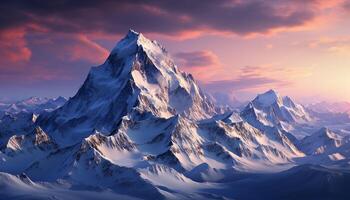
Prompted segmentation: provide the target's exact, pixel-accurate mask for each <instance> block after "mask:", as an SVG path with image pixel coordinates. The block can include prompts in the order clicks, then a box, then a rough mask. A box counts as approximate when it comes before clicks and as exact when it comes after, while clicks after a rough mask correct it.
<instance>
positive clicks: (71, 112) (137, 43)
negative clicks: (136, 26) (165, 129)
mask: <svg viewBox="0 0 350 200" xmlns="http://www.w3.org/2000/svg"><path fill="white" fill-rule="evenodd" d="M134 111H137V113H141V114H142V113H147V112H150V113H152V114H153V115H154V116H157V117H163V118H169V117H171V116H174V115H176V114H181V115H184V116H187V117H188V118H190V119H193V120H198V119H203V118H206V117H209V116H211V115H213V114H215V113H216V110H215V107H214V105H213V104H212V103H211V101H210V100H209V99H208V98H207V97H206V96H205V95H204V93H203V92H202V91H201V90H200V88H199V87H198V86H197V84H196V83H195V81H194V80H193V78H192V76H191V75H189V74H186V73H184V72H181V71H179V70H178V69H177V67H176V65H175V64H174V62H173V61H172V60H171V59H170V57H169V56H168V54H167V52H166V50H165V49H164V48H163V47H162V46H161V45H159V44H158V43H157V42H156V41H151V40H148V39H147V38H145V37H144V36H143V35H142V34H139V33H136V32H134V31H129V33H128V34H127V35H126V37H125V38H124V39H122V40H121V41H120V42H119V43H118V44H117V45H116V47H115V48H114V49H113V50H112V52H111V54H110V55H109V57H108V58H107V60H106V61H105V63H104V64H102V65H101V66H98V67H94V68H92V69H91V71H90V73H89V75H88V77H87V78H86V80H85V82H84V84H83V85H82V87H81V88H80V89H79V91H78V92H77V94H76V95H75V96H74V97H73V98H71V99H70V100H69V101H68V102H67V103H66V104H65V105H64V106H63V107H61V108H60V109H57V110H56V111H54V112H52V113H49V114H46V115H42V116H40V117H39V119H38V124H39V125H40V126H42V127H43V128H44V129H45V130H46V131H47V132H50V133H51V132H57V133H61V134H63V135H64V136H65V137H71V138H70V139H71V140H72V141H78V140H79V139H82V138H83V137H86V136H87V135H88V134H89V133H91V132H92V130H94V129H96V130H99V131H100V132H102V133H104V132H111V131H113V130H114V129H115V128H116V127H117V125H118V123H119V122H120V120H121V118H122V117H123V116H125V115H127V114H129V113H132V112H134ZM68 135H69V136H68ZM72 135H73V136H72Z"/></svg>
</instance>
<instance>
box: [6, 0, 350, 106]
mask: <svg viewBox="0 0 350 200" xmlns="http://www.w3.org/2000/svg"><path fill="white" fill-rule="evenodd" d="M145 2H147V3H145ZM0 11H1V13H2V14H1V15H0V98H4V99H18V98H25V97H29V96H46V97H55V96H59V95H63V96H66V97H69V96H72V95H74V94H75V92H76V91H77V89H78V88H79V87H80V85H81V84H82V83H83V81H84V79H85V77H86V75H87V73H88V71H89V69H90V67H91V66H96V65H99V64H101V63H102V62H103V61H104V60H105V59H106V57H107V56H108V53H109V51H110V50H111V49H112V48H113V46H114V45H115V44H116V42H117V41H118V40H119V39H121V37H123V36H124V35H125V34H126V33H127V31H128V30H129V29H130V28H132V29H134V30H135V31H138V32H142V33H143V34H144V35H145V36H146V37H148V38H150V39H154V40H157V41H159V42H160V43H161V44H163V46H165V47H166V49H167V50H168V51H169V53H170V54H171V55H172V57H173V58H174V60H175V62H176V63H177V65H178V66H179V67H180V68H181V69H182V70H184V71H187V72H190V73H192V74H193V75H194V77H195V78H196V79H197V80H198V82H199V83H200V84H201V85H202V86H203V87H204V88H205V89H206V90H207V91H210V92H212V93H224V94H227V95H229V96H231V97H235V98H238V99H240V100H248V99H250V98H253V97H254V96H255V95H256V94H257V93H261V92H264V91H265V90H268V89H270V88H274V89H276V90H277V91H279V92H280V93H281V94H283V95H289V96H291V97H294V98H296V99H297V100H299V101H302V102H307V103H309V102H317V101H321V100H328V101H350V2H349V1H345V0H339V1H337V0H335V1H332V0H309V1H306V0H294V1H292V0H290V1H288V0H266V1H260V0H223V1H209V0H208V1H204V0H193V1H179V0H169V1H163V0H155V1H152V0H151V1H137V0H135V1H123V0H119V1H92V0H87V1H69V0H64V1H39V0H23V1H20V0H18V1H15V0H12V1H10V0H9V1H2V2H1V5H0Z"/></svg>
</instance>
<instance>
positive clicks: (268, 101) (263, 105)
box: [241, 90, 314, 136]
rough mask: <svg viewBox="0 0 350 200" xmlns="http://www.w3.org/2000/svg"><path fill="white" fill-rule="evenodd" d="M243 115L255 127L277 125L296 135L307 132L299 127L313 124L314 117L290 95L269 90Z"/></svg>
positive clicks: (245, 109)
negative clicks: (282, 94) (283, 95)
mask: <svg viewBox="0 0 350 200" xmlns="http://www.w3.org/2000/svg"><path fill="white" fill-rule="evenodd" d="M241 117H242V118H243V119H244V120H246V121H247V122H248V123H250V124H251V125H253V126H254V127H256V128H258V129H260V130H264V129H265V127H277V128H280V129H281V130H284V131H287V132H292V133H293V134H294V135H295V136H300V135H303V134H305V133H303V132H301V131H300V130H299V129H298V127H299V126H300V125H304V124H311V123H312V122H313V121H314V119H313V118H312V116H311V115H310V114H309V113H308V112H307V111H306V110H305V108H304V107H303V106H302V105H300V104H297V103H295V102H294V101H293V100H292V99H291V98H290V97H288V96H285V97H282V96H280V95H279V94H278V93H277V92H276V91H274V90H269V91H267V92H265V93H263V94H259V95H258V96H257V97H256V98H255V99H254V100H253V101H251V102H249V103H248V105H247V106H246V107H245V108H244V109H243V110H242V112H241Z"/></svg>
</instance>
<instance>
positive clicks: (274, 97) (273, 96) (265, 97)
mask: <svg viewBox="0 0 350 200" xmlns="http://www.w3.org/2000/svg"><path fill="white" fill-rule="evenodd" d="M280 99H281V97H280V96H279V94H278V93H277V92H276V91H275V90H273V89H271V90H269V91H267V92H265V93H262V94H259V95H258V96H257V97H256V98H255V99H254V100H253V102H254V103H259V104H260V105H262V106H263V107H266V106H270V105H272V104H273V103H275V102H278V101H279V100H280Z"/></svg>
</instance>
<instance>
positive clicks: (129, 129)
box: [0, 30, 350, 199]
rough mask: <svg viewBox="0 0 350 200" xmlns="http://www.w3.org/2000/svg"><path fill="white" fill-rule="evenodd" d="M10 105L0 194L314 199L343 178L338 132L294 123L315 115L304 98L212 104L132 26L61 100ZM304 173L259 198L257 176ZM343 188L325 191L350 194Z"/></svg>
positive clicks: (0, 155) (274, 96)
mask: <svg viewBox="0 0 350 200" xmlns="http://www.w3.org/2000/svg"><path fill="white" fill-rule="evenodd" d="M57 102H59V103H57ZM49 103H50V105H55V106H57V107H53V106H46V105H47V104H49ZM55 103H57V104H55ZM13 105H15V106H12V105H11V106H10V107H11V108H12V107H13V108H16V109H13V110H7V109H9V108H10V107H7V108H6V109H5V112H7V113H8V112H10V111H11V112H12V113H13V115H9V114H5V116H4V117H3V119H2V120H1V123H0V134H1V137H0V141H1V146H0V150H1V151H0V171H1V173H0V177H1V178H0V188H4V189H2V190H1V191H0V194H1V195H3V196H5V197H8V198H13V199H15V198H20V197H25V198H28V199H30V198H33V199H40V198H43V199H46V198H52V199H81V198H85V199H113V198H114V199H237V198H238V199H259V196H254V195H253V194H249V193H251V192H247V191H248V190H250V191H253V190H256V192H257V193H256V194H255V195H258V194H260V195H261V197H266V198H269V199H280V198H283V197H286V195H287V194H291V192H295V196H294V197H296V198H298V197H301V198H307V197H311V198H313V197H319V196H312V195H311V196H305V194H306V193H305V192H306V191H308V190H317V189H319V186H318V185H316V183H318V182H317V180H324V181H326V183H325V184H324V185H323V186H324V187H333V186H334V185H333V183H336V184H340V183H342V182H350V181H349V180H350V179H349V177H350V176H349V172H348V171H344V168H348V167H349V162H346V160H347V159H348V158H349V157H350V153H349V150H348V149H349V148H347V147H348V142H347V141H348V139H347V137H343V136H338V135H337V134H336V133H333V132H331V131H330V130H328V129H325V128H324V129H321V130H320V131H319V132H316V133H314V134H312V132H311V131H310V132H308V134H309V135H310V136H308V137H304V139H302V140H300V139H298V137H297V136H300V135H303V134H306V131H305V130H306V129H303V133H302V134H299V135H298V132H299V130H300V129H299V127H303V126H304V125H305V124H314V123H315V122H317V121H318V120H317V119H316V118H315V117H314V116H313V115H312V114H310V113H309V112H308V111H307V110H306V109H305V108H304V107H303V106H302V105H300V104H297V103H295V102H293V100H292V99H291V98H289V97H281V96H279V95H278V93H277V92H275V91H273V90H270V91H268V92H266V93H264V94H260V95H258V96H257V97H256V98H255V99H254V100H253V101H251V102H250V103H249V104H248V105H247V106H246V107H245V108H244V109H243V110H242V112H240V113H237V112H234V111H230V110H228V109H227V108H223V107H220V106H218V105H216V104H215V103H214V102H213V101H212V100H211V98H210V97H209V96H208V95H207V94H206V93H205V92H203V91H202V90H201V89H200V87H199V86H198V85H197V83H196V81H195V80H194V78H193V77H192V75H190V74H187V73H185V72H182V71H180V70H179V69H178V67H177V66H176V64H175V63H174V62H173V60H172V59H171V57H170V55H169V54H168V53H167V51H166V50H165V48H164V47H162V46H161V45H160V44H159V43H158V42H156V41H151V40H149V39H147V38H146V37H145V36H143V35H142V34H141V33H137V32H135V31H133V30H130V31H129V32H128V33H127V35H126V36H125V37H124V38H123V39H122V40H121V41H120V42H118V44H117V45H116V46H115V48H114V49H113V50H112V51H111V53H110V55H109V56H108V58H107V60H106V61H105V62H104V63H103V64H102V65H100V66H98V67H93V68H92V69H91V70H90V72H89V74H88V76H87V78H86V80H85V81H84V83H83V85H82V86H81V87H80V89H79V90H78V92H77V93H76V95H75V96H73V97H72V98H70V99H69V100H67V101H66V102H65V100H63V99H62V98H58V99H55V100H48V99H46V100H44V101H42V100H39V99H35V98H33V99H32V100H28V101H25V102H21V103H16V104H13ZM22 105H26V106H27V105H30V106H27V107H26V106H22ZM44 105H45V106H44ZM39 108H40V109H39ZM39 110H40V112H38V111H39ZM20 114H23V117H19V115H20ZM11 116H14V117H12V118H11ZM16 117H17V118H16ZM6 120H8V121H6ZM310 130H313V129H310ZM326 157H328V158H330V159H325V158H326ZM310 163H311V164H315V163H316V164H318V165H319V164H322V165H325V166H323V167H320V166H316V165H310ZM294 166H296V167H294ZM328 166H331V167H332V170H331V169H328V168H327V167H328ZM292 167H294V168H292ZM290 168H292V169H290ZM284 170H286V171H284ZM266 173H268V174H266ZM308 173H313V174H314V176H313V177H312V179H310V180H311V181H314V183H310V184H311V185H307V186H302V187H300V188H299V189H298V190H293V189H291V188H281V189H280V190H278V192H275V194H274V195H272V194H271V195H270V196H269V195H267V194H266V193H265V194H264V192H263V187H262V186H261V185H260V186H259V185H257V184H258V183H261V184H264V183H267V185H269V186H270V187H271V188H273V187H277V186H278V185H279V183H278V180H281V179H283V180H288V178H291V179H293V182H290V183H287V182H286V183H283V185H284V186H286V187H287V186H288V187H289V186H290V185H291V184H293V183H296V184H297V183H303V181H305V177H304V176H305V174H308ZM338 174H342V176H340V177H339V176H338ZM324 176H332V178H331V179H324ZM252 178H255V179H256V181H251V180H252ZM345 178H346V179H345ZM344 179H345V180H344ZM239 186H240V187H239ZM243 186H244V187H243ZM232 188H235V189H232ZM342 189H343V188H342V187H339V188H338V189H337V190H330V191H329V192H328V193H327V192H326V193H325V194H324V195H323V196H324V197H327V195H332V196H334V195H335V194H336V195H337V196H339V197H342V198H343V197H349V194H348V193H347V191H345V190H342ZM307 195H309V194H307Z"/></svg>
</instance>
